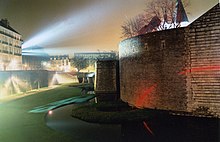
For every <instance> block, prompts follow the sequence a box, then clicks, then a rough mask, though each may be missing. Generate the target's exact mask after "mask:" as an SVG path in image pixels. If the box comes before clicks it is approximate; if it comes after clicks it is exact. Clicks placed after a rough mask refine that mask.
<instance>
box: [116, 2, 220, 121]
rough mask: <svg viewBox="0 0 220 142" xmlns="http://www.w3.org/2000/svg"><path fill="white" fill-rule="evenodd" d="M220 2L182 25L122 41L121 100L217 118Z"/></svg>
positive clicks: (219, 71) (218, 103)
mask: <svg viewBox="0 0 220 142" xmlns="http://www.w3.org/2000/svg"><path fill="white" fill-rule="evenodd" d="M219 39H220V7H219V4H217V5H216V6H215V7H213V8H212V9H211V10H209V11H208V12H207V13H205V14H204V15H202V16H201V17H200V18H198V19H197V20H196V21H194V22H193V23H192V24H190V25H189V26H188V27H186V28H180V29H173V30H167V31H160V32H154V33H149V34H146V35H141V36H137V37H134V38H130V39H127V40H124V41H122V42H121V43H120V45H119V47H120V49H119V50H120V52H119V53H120V76H121V78H120V88H121V98H122V100H124V101H126V102H128V103H130V104H131V105H133V106H136V107H146V108H158V109H165V110H176V111H188V112H195V114H205V115H206V114H211V115H216V116H218V117H220V40H219Z"/></svg>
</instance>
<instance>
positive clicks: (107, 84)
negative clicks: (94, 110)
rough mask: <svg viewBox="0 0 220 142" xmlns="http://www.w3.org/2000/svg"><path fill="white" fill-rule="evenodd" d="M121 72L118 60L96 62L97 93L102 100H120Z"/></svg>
mask: <svg viewBox="0 0 220 142" xmlns="http://www.w3.org/2000/svg"><path fill="white" fill-rule="evenodd" d="M118 72H119V70H118V61H117V60H99V61H97V62H96V75H95V84H94V86H95V93H96V94H98V95H100V100H108V99H109V100H112V99H113V100H116V99H118V98H119V73H118Z"/></svg>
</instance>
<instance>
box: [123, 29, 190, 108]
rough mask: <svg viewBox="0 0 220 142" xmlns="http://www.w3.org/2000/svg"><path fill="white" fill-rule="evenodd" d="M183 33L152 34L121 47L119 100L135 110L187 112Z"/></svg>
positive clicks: (139, 37)
mask: <svg viewBox="0 0 220 142" xmlns="http://www.w3.org/2000/svg"><path fill="white" fill-rule="evenodd" d="M187 53H188V52H187V46H186V42H185V29H183V28H181V29H178V30H167V31H162V32H154V33H150V34H146V35H142V36H138V37H134V38H131V39H127V40H124V41H122V42H121V43H120V77H121V80H120V88H121V98H122V100H124V101H126V102H128V103H130V104H131V105H134V106H136V107H140V108H141V107H147V108H158V109H172V110H186V109H187V88H186V79H187V78H186V76H183V75H179V73H180V72H181V71H182V70H183V69H185V68H187V62H188V54H187Z"/></svg>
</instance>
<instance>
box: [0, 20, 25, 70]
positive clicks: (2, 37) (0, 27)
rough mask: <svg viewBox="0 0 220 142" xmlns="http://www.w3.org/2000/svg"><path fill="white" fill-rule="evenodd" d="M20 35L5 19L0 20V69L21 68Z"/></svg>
mask: <svg viewBox="0 0 220 142" xmlns="http://www.w3.org/2000/svg"><path fill="white" fill-rule="evenodd" d="M21 37H22V36H21V34H19V33H18V32H17V31H15V30H14V29H13V28H12V27H11V26H10V25H9V22H8V20H7V19H2V20H1V21H0V70H3V71H5V70H20V69H22V57H21V52H22V51H21V44H22V39H21Z"/></svg>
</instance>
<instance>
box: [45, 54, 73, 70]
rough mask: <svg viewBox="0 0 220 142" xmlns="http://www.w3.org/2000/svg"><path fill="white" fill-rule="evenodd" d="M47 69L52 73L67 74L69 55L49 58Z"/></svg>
mask: <svg viewBox="0 0 220 142" xmlns="http://www.w3.org/2000/svg"><path fill="white" fill-rule="evenodd" d="M48 69H49V70H54V71H64V72H69V71H70V58H69V55H56V56H50V61H49V65H48Z"/></svg>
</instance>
